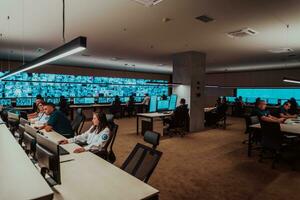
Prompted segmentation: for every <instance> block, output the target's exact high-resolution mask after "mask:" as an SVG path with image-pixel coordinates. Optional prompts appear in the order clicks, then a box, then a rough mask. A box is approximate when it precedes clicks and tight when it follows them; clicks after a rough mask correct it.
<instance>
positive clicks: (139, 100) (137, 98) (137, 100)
mask: <svg viewBox="0 0 300 200" xmlns="http://www.w3.org/2000/svg"><path fill="white" fill-rule="evenodd" d="M143 99H144V97H135V98H134V101H135V102H136V103H140V102H142V101H143Z"/></svg>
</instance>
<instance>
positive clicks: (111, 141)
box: [106, 124, 119, 151]
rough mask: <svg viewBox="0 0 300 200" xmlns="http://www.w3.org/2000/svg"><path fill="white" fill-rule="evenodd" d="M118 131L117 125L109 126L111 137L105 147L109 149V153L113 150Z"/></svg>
mask: <svg viewBox="0 0 300 200" xmlns="http://www.w3.org/2000/svg"><path fill="white" fill-rule="evenodd" d="M118 129H119V125H117V124H113V125H112V126H111V129H110V132H111V137H110V139H109V142H107V147H109V151H112V150H113V145H114V143H115V139H116V136H117V133H118ZM107 147H106V148H107Z"/></svg>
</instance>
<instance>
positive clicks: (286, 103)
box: [283, 101, 291, 110]
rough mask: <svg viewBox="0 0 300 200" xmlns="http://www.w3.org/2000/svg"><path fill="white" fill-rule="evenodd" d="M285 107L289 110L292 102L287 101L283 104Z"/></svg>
mask: <svg viewBox="0 0 300 200" xmlns="http://www.w3.org/2000/svg"><path fill="white" fill-rule="evenodd" d="M283 108H284V110H289V109H290V108H291V103H290V102H289V101H287V102H285V103H284V104H283Z"/></svg>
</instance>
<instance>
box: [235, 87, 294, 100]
mask: <svg viewBox="0 0 300 200" xmlns="http://www.w3.org/2000/svg"><path fill="white" fill-rule="evenodd" d="M237 96H242V97H254V98H257V97H260V98H266V99H270V98H273V99H290V98H291V97H294V98H295V99H300V89H295V88H265V89H264V88H238V89H237Z"/></svg>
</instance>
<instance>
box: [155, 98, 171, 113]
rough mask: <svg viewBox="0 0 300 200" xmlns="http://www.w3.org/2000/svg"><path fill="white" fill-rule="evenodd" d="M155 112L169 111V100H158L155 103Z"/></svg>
mask: <svg viewBox="0 0 300 200" xmlns="http://www.w3.org/2000/svg"><path fill="white" fill-rule="evenodd" d="M157 110H159V111H163V110H169V100H159V101H158V102H157Z"/></svg>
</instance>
